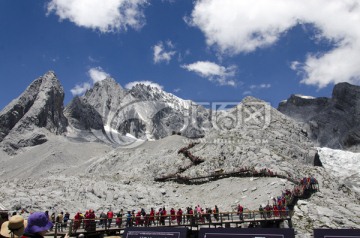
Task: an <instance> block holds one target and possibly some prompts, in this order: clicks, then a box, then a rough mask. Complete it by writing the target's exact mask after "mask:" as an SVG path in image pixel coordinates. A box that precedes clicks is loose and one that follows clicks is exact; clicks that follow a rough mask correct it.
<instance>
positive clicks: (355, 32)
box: [187, 0, 360, 88]
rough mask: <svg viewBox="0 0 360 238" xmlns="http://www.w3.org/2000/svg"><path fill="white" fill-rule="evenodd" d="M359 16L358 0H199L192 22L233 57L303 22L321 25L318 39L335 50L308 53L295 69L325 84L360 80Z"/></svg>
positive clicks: (307, 78) (308, 79)
mask: <svg viewBox="0 0 360 238" xmlns="http://www.w3.org/2000/svg"><path fill="white" fill-rule="evenodd" d="M359 15H360V4H359V1H358V0H343V1H339V0H302V1H299V0H277V1H269V0H252V1H248V0H236V1H234V0H222V1H218V0H199V1H196V3H195V7H194V9H193V12H192V14H191V18H190V19H189V18H187V22H188V23H190V24H191V25H193V26H196V27H199V28H200V29H201V30H202V32H203V33H204V34H205V37H206V42H207V44H208V45H209V46H214V47H215V48H217V49H218V50H219V52H220V53H223V54H229V55H233V54H239V53H247V52H252V51H255V50H258V49H261V48H264V47H269V46H272V45H274V44H275V43H276V42H277V41H278V40H279V38H280V37H281V36H282V35H284V34H286V32H287V31H288V30H289V29H291V28H292V27H294V26H296V25H297V24H311V25H312V26H314V27H315V28H316V29H317V31H316V35H315V36H314V37H313V38H314V39H315V40H317V42H321V40H323V39H325V40H326V41H327V42H330V43H331V44H333V46H334V48H333V49H332V50H330V51H328V52H323V53H320V54H319V53H318V52H316V53H308V54H307V57H306V60H305V62H298V61H294V63H293V64H292V65H291V68H292V69H294V70H296V71H297V72H298V73H301V75H302V77H303V79H302V80H301V82H302V83H305V84H308V85H315V86H317V87H319V88H322V87H325V86H327V85H328V84H330V83H338V82H342V81H347V82H350V83H360V67H359V65H360V54H359V52H360V27H359V25H360V17H359ZM319 40H320V41H319Z"/></svg>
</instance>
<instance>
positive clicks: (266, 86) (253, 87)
mask: <svg viewBox="0 0 360 238" xmlns="http://www.w3.org/2000/svg"><path fill="white" fill-rule="evenodd" d="M249 88H250V89H267V88H271V84H269V83H262V84H259V85H255V84H253V85H250V86H249Z"/></svg>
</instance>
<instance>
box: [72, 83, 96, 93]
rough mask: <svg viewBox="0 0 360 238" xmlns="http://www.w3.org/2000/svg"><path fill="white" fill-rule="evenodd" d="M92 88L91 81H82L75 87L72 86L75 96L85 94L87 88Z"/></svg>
mask: <svg viewBox="0 0 360 238" xmlns="http://www.w3.org/2000/svg"><path fill="white" fill-rule="evenodd" d="M90 88H91V85H90V83H82V84H77V85H75V87H74V88H72V89H71V90H70V92H71V94H72V95H73V96H75V95H82V94H84V93H85V92H86V91H87V90H89V89H90Z"/></svg>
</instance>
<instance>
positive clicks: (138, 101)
mask: <svg viewBox="0 0 360 238" xmlns="http://www.w3.org/2000/svg"><path fill="white" fill-rule="evenodd" d="M65 114H66V116H67V117H68V119H69V123H70V125H71V126H72V127H73V128H75V130H87V131H91V132H92V133H93V135H94V136H95V137H96V138H98V139H99V138H101V140H104V141H106V142H110V143H113V144H120V145H126V144H128V143H132V142H134V140H138V139H141V140H152V139H160V138H164V137H166V136H169V135H171V134H173V133H174V132H176V133H178V132H179V133H181V134H183V135H185V136H187V137H199V136H203V135H204V130H202V129H199V128H203V127H204V125H205V124H206V123H207V122H208V120H209V119H208V115H209V114H208V111H207V110H205V109H204V108H203V107H201V106H199V105H195V104H194V103H192V102H191V101H186V100H182V99H180V98H178V97H176V96H174V95H172V94H169V93H166V92H164V91H162V90H160V89H158V88H153V87H150V86H146V85H141V84H140V85H136V86H134V87H133V88H132V89H131V90H125V89H123V88H122V87H121V86H120V85H119V84H118V83H116V81H115V80H114V79H111V78H107V79H105V80H103V81H101V82H98V83H96V84H95V85H94V87H93V88H92V89H90V90H89V91H87V92H86V93H85V95H84V96H82V97H80V98H74V100H73V101H72V102H71V103H70V104H69V105H68V106H67V107H66V109H65ZM80 115H84V116H83V117H82V118H79V117H80ZM85 115H86V116H85ZM90 115H92V116H90ZM100 118H101V121H100ZM190 119H193V120H195V125H194V124H189V123H188V121H189V120H190ZM99 130H102V132H99ZM69 131H74V130H69ZM77 135H79V133H77ZM81 135H83V134H81ZM69 136H74V133H69Z"/></svg>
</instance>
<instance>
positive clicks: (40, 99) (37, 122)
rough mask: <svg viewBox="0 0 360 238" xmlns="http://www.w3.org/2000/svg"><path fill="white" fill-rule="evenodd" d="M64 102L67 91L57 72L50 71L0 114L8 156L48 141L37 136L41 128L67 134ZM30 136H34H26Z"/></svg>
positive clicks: (1, 138)
mask: <svg viewBox="0 0 360 238" xmlns="http://www.w3.org/2000/svg"><path fill="white" fill-rule="evenodd" d="M63 100H64V89H63V87H62V86H61V84H60V82H59V80H58V79H57V78H56V75H55V73H54V72H52V71H49V72H47V73H46V74H44V75H43V76H42V77H39V78H38V79H36V80H34V81H33V82H32V83H31V84H30V85H29V86H28V88H27V89H26V90H25V91H24V92H23V93H22V94H21V95H20V96H19V97H18V98H17V99H15V100H13V101H12V102H11V103H10V104H9V105H7V106H6V107H5V108H4V109H3V110H2V111H1V112H0V143H2V144H6V146H5V147H7V148H8V152H9V153H13V152H14V151H15V150H17V149H18V148H19V147H26V146H31V145H36V144H39V143H43V142H44V141H46V139H45V135H43V134H42V133H40V134H37V129H38V128H45V129H47V130H48V131H50V132H52V133H55V134H61V133H63V132H65V130H66V126H67V120H66V118H65V116H64V115H63ZM30 132H31V133H33V134H32V135H27V133H30ZM34 134H36V136H34ZM27 136H30V138H28V137H27ZM39 138H41V139H39ZM19 140H21V142H22V143H21V146H19V143H18V142H19Z"/></svg>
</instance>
